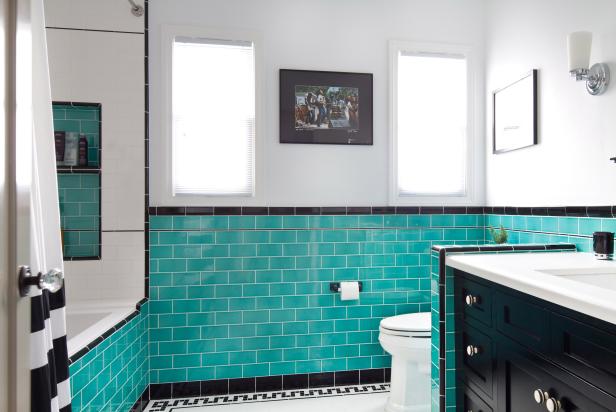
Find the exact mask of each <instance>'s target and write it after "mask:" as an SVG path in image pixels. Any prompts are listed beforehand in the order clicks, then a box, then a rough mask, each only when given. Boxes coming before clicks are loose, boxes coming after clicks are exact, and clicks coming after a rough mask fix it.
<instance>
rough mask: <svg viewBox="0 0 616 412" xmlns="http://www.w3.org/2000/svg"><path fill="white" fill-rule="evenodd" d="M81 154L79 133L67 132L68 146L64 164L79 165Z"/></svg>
mask: <svg viewBox="0 0 616 412" xmlns="http://www.w3.org/2000/svg"><path fill="white" fill-rule="evenodd" d="M78 156H79V134H77V133H75V132H68V133H66V148H65V149H64V165H65V166H77V160H78Z"/></svg>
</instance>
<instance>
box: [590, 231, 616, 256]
mask: <svg viewBox="0 0 616 412" xmlns="http://www.w3.org/2000/svg"><path fill="white" fill-rule="evenodd" d="M592 249H593V250H594V251H595V257H596V258H597V259H603V260H606V259H612V256H613V254H614V233H612V232H595V233H593V234H592Z"/></svg>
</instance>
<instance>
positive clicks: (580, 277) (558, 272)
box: [537, 268, 616, 290]
mask: <svg viewBox="0 0 616 412" xmlns="http://www.w3.org/2000/svg"><path fill="white" fill-rule="evenodd" d="M537 272H541V273H545V274H547V275H552V276H560V277H564V278H566V279H568V280H573V281H577V282H582V283H585V284H589V285H593V286H597V287H600V288H605V289H611V290H616V268H568V269H539V270H537Z"/></svg>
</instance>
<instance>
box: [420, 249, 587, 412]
mask: <svg viewBox="0 0 616 412" xmlns="http://www.w3.org/2000/svg"><path fill="white" fill-rule="evenodd" d="M548 250H551V251H555V250H560V251H567V250H571V251H575V250H577V248H576V246H575V245H574V244H569V243H548V244H536V245H533V244H522V245H481V246H468V245H464V246H455V245H451V246H442V245H434V246H432V251H433V252H436V253H438V256H439V257H438V260H439V261H438V292H439V298H440V297H443V296H447V290H446V286H445V285H446V277H445V272H446V264H445V260H446V257H447V254H449V253H478V252H493V253H498V252H530V251H532V252H540V251H548ZM445 306H446V304H445V299H442V298H440V299H439V312H438V315H439V356H438V370H439V411H441V412H445V406H446V399H445V389H446V386H447V385H446V381H445V379H446V378H445V376H446V374H445V371H446V365H445V358H446V342H445V339H446V333H445V332H446V328H445V319H446V313H445V312H446V310H445Z"/></svg>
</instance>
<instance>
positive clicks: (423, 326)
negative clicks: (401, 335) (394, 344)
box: [381, 312, 432, 332]
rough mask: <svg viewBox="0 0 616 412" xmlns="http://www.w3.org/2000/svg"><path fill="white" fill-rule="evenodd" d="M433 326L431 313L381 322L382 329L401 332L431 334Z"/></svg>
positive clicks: (403, 316) (410, 315) (413, 314)
mask: <svg viewBox="0 0 616 412" xmlns="http://www.w3.org/2000/svg"><path fill="white" fill-rule="evenodd" d="M431 326H432V325H431V319H430V312H420V313H408V314H406V315H397V316H391V317H389V318H385V319H383V320H382V321H381V329H386V330H391V331H399V332H430V329H431Z"/></svg>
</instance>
